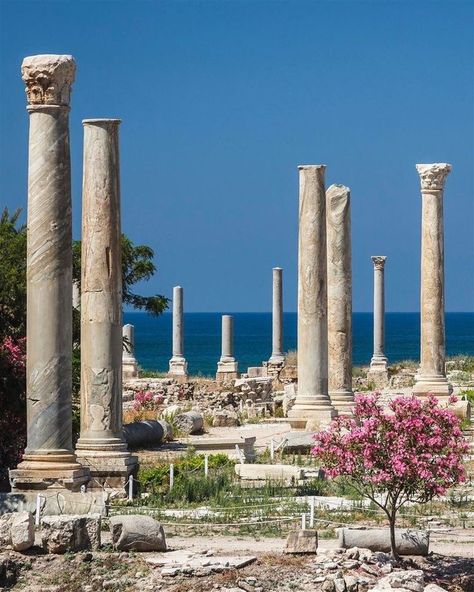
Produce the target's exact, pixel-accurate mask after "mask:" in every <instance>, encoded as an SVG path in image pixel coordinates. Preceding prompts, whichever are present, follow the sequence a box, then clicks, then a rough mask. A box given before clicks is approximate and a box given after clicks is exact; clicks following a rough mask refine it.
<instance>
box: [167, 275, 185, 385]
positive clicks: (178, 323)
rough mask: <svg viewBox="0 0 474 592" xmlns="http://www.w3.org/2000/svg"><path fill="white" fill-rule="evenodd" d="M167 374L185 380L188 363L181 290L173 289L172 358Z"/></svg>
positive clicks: (180, 288)
mask: <svg viewBox="0 0 474 592" xmlns="http://www.w3.org/2000/svg"><path fill="white" fill-rule="evenodd" d="M168 374H169V375H170V376H172V377H173V378H177V379H178V380H186V379H187V376H188V363H187V362H186V358H185V357H184V331H183V288H182V287H181V286H175V287H174V288H173V357H172V358H171V360H170V368H169V372H168Z"/></svg>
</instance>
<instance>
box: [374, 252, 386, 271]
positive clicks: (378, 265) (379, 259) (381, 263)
mask: <svg viewBox="0 0 474 592" xmlns="http://www.w3.org/2000/svg"><path fill="white" fill-rule="evenodd" d="M371 259H372V261H373V262H374V267H375V269H383V268H384V267H385V261H386V259H387V257H385V256H382V255H374V256H373V257H371Z"/></svg>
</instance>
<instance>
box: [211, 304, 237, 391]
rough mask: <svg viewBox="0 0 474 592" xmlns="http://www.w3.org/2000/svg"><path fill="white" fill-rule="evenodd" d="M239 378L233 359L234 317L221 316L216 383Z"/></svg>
mask: <svg viewBox="0 0 474 592" xmlns="http://www.w3.org/2000/svg"><path fill="white" fill-rule="evenodd" d="M238 377H239V372H238V364H237V361H236V359H235V358H234V317H232V316H231V315H222V352H221V358H220V360H219V361H218V362H217V374H216V381H217V382H228V381H229V380H234V379H235V378H238Z"/></svg>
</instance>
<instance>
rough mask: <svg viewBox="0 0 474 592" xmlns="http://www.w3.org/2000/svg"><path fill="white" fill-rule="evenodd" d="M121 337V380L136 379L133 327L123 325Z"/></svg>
mask: <svg viewBox="0 0 474 592" xmlns="http://www.w3.org/2000/svg"><path fill="white" fill-rule="evenodd" d="M122 337H123V349H122V378H123V380H129V379H130V378H137V376H138V364H137V360H136V359H135V327H134V326H133V325H124V326H123V329H122Z"/></svg>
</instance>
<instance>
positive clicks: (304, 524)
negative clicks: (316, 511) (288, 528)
mask: <svg viewBox="0 0 474 592" xmlns="http://www.w3.org/2000/svg"><path fill="white" fill-rule="evenodd" d="M301 530H306V514H301Z"/></svg>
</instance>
